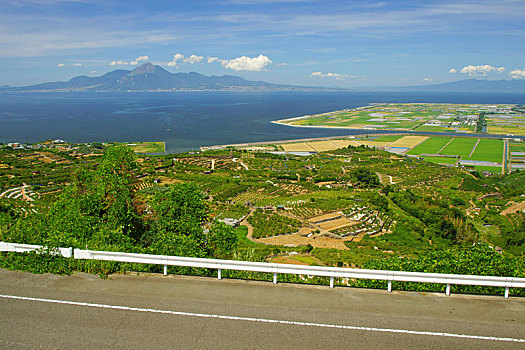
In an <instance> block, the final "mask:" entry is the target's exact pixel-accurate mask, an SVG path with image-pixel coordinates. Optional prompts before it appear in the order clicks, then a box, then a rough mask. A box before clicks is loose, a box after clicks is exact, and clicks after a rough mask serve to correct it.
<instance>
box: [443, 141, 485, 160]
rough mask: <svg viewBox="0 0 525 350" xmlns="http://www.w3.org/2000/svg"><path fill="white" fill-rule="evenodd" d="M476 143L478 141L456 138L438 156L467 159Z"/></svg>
mask: <svg viewBox="0 0 525 350" xmlns="http://www.w3.org/2000/svg"><path fill="white" fill-rule="evenodd" d="M477 142H478V139H471V138H462V137H461V138H460V137H456V138H454V139H453V140H452V141H451V142H450V143H449V144H448V145H447V147H445V148H444V149H443V150H442V151H441V152H439V154H449V155H454V156H462V157H468V156H469V155H470V152H472V148H473V147H474V146H475V145H476V143H477Z"/></svg>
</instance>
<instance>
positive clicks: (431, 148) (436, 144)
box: [407, 137, 452, 155]
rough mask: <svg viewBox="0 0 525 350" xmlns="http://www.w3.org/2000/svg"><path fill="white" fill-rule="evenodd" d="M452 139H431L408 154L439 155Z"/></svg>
mask: <svg viewBox="0 0 525 350" xmlns="http://www.w3.org/2000/svg"><path fill="white" fill-rule="evenodd" d="M451 139H452V138H451V137H430V138H428V139H427V140H426V141H425V142H423V143H420V144H419V145H417V146H416V147H414V148H412V149H411V150H410V151H409V152H407V154H412V155H417V154H425V153H426V154H437V153H438V152H439V150H440V149H441V148H442V147H443V146H445V145H446V144H447V142H449V141H450V140H451Z"/></svg>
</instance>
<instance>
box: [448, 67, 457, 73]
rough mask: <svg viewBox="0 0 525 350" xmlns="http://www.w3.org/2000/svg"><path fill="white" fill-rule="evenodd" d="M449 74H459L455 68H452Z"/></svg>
mask: <svg viewBox="0 0 525 350" xmlns="http://www.w3.org/2000/svg"><path fill="white" fill-rule="evenodd" d="M448 72H449V73H457V70H456V69H455V68H450V70H449V71H448Z"/></svg>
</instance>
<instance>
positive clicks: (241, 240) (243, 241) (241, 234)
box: [233, 226, 263, 248]
mask: <svg viewBox="0 0 525 350" xmlns="http://www.w3.org/2000/svg"><path fill="white" fill-rule="evenodd" d="M233 232H235V234H236V235H237V239H238V244H239V247H240V248H241V247H255V246H260V245H263V244H259V243H255V242H252V241H250V240H249V239H248V237H247V236H248V228H247V227H246V226H237V227H236V228H235V229H234V230H233Z"/></svg>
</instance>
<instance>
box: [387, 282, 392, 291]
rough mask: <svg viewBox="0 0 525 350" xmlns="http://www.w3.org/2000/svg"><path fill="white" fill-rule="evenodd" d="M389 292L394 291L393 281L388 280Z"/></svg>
mask: <svg viewBox="0 0 525 350" xmlns="http://www.w3.org/2000/svg"><path fill="white" fill-rule="evenodd" d="M387 291H388V293H390V292H391V291H392V281H388V289H387Z"/></svg>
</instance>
